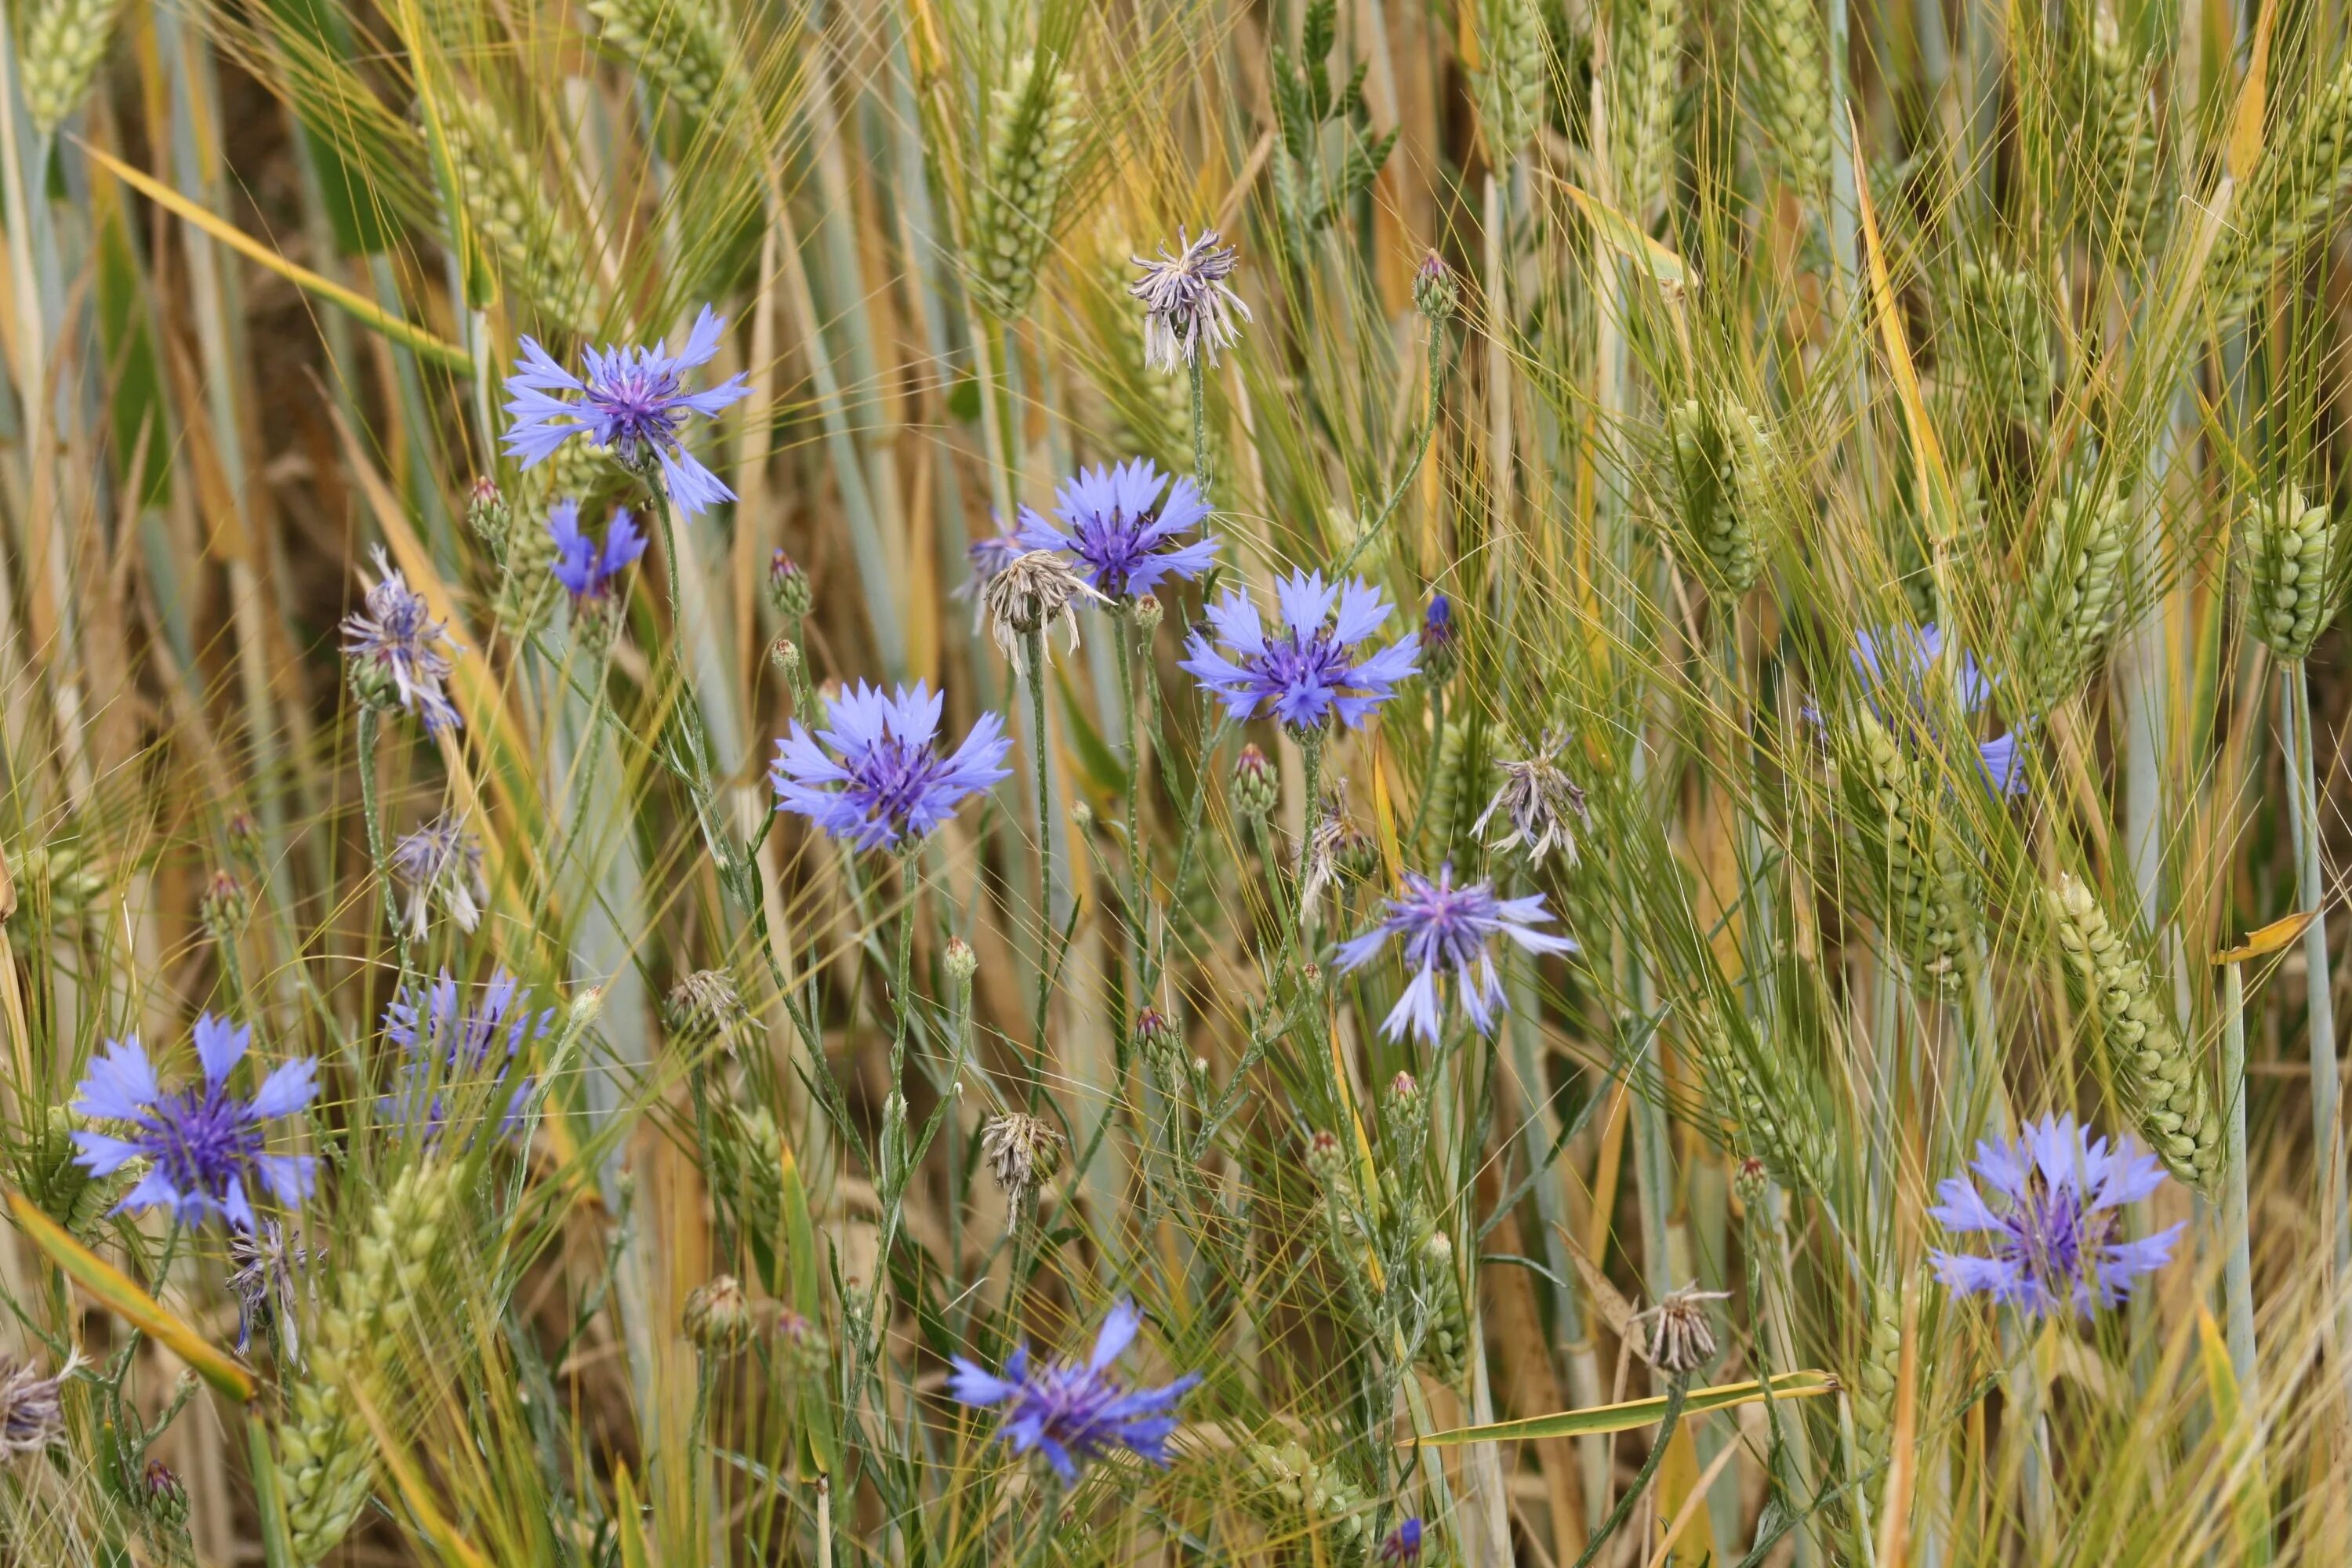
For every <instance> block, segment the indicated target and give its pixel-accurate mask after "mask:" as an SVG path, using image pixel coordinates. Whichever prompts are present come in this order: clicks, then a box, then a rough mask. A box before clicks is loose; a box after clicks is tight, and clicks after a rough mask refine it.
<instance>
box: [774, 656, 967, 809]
mask: <svg viewBox="0 0 2352 1568" xmlns="http://www.w3.org/2000/svg"><path fill="white" fill-rule="evenodd" d="M944 695H945V694H944V693H941V692H936V691H933V690H931V689H929V687H928V686H926V685H925V684H924V683H923V682H921V681H917V682H916V683H915V684H914V685H913V686H911V687H908V686H901V687H900V688H898V692H897V693H896V695H894V696H888V697H886V696H884V695H883V694H882V689H881V688H880V687H878V686H868V685H866V683H865V682H864V681H862V680H861V681H859V682H858V683H857V687H856V689H855V690H852V691H848V692H843V693H840V694H837V695H834V696H829V697H827V698H826V699H825V717H826V719H827V721H829V723H830V724H831V726H832V727H831V728H829V729H825V730H820V731H817V732H816V734H815V735H814V736H812V735H810V733H809V732H808V730H807V728H806V727H805V726H803V725H802V724H800V723H798V722H795V723H794V724H793V732H792V734H791V735H790V736H788V737H787V738H785V739H783V740H781V741H778V742H776V761H775V763H774V765H773V766H772V767H771V768H770V769H769V772H768V779H769V782H770V784H772V785H773V786H774V788H775V791H776V809H777V810H779V811H790V812H794V813H797V814H798V815H800V816H805V817H807V818H808V819H809V820H810V821H811V822H814V824H816V825H817V826H819V827H821V828H823V829H824V831H825V832H826V833H828V834H830V835H832V836H833V837H835V838H838V839H841V840H843V841H845V842H846V843H849V844H852V845H854V846H856V847H857V848H860V849H882V848H889V847H893V846H896V845H898V843H899V842H900V841H901V840H905V839H910V838H922V837H928V836H929V833H930V832H931V830H932V829H933V828H936V827H937V826H939V825H940V823H942V822H945V821H946V820H947V819H948V818H949V817H950V816H953V815H954V814H955V810H956V807H957V806H959V805H961V804H962V803H963V801H964V799H965V798H966V797H967V796H970V795H977V794H979V793H980V792H981V791H982V790H984V789H987V788H988V787H989V786H990V785H992V784H995V783H996V782H997V781H998V780H1000V779H1004V778H1009V777H1011V776H1012V772H1013V770H1012V769H1010V768H1007V767H1004V766H1003V765H1002V764H1003V761H1004V756H1005V753H1006V752H1010V751H1011V750H1012V749H1013V738H1012V737H1011V736H1010V735H1007V734H1006V733H1005V732H1004V721H1003V720H1002V719H1000V718H998V717H997V716H996V715H995V714H993V713H982V715H981V716H980V717H979V719H978V720H976V721H974V722H973V724H972V727H971V733H970V734H968V735H966V736H965V737H964V742H963V744H962V745H961V746H959V747H957V748H956V750H955V752H954V753H953V754H952V755H950V756H945V757H942V756H940V753H939V749H938V747H937V746H936V745H935V744H934V743H933V738H934V737H935V736H936V735H937V734H938V733H939V728H940V708H941V706H942V704H943V700H944Z"/></svg>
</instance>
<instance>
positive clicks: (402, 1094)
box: [378, 969, 555, 1141]
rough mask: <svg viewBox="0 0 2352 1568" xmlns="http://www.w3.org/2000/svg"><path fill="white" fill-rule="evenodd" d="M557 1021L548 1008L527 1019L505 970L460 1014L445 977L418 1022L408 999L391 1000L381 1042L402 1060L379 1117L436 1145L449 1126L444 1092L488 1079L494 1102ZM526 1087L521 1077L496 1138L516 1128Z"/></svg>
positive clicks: (526, 992) (526, 1005)
mask: <svg viewBox="0 0 2352 1568" xmlns="http://www.w3.org/2000/svg"><path fill="white" fill-rule="evenodd" d="M554 1018H555V1012H554V1010H553V1009H552V1008H548V1009H543V1010H542V1011H541V1012H538V1013H536V1014H534V1013H533V1012H531V1010H530V989H529V987H527V986H524V985H523V984H520V982H518V981H517V980H516V979H515V977H514V976H513V975H511V974H509V973H507V972H506V971H505V970H503V969H499V970H494V971H492V972H491V974H490V978H489V979H488V981H487V982H486V983H484V984H482V985H481V986H480V987H479V988H478V990H477V991H476V993H475V997H474V1001H473V1003H472V1005H469V1006H467V1007H464V1008H460V1007H459V1006H458V1004H457V982H456V981H455V980H453V979H451V978H450V977H449V972H448V971H447V970H446V969H445V970H443V971H442V972H441V973H440V975H439V976H438V977H437V978H436V980H435V981H434V982H433V986H432V989H431V990H430V991H429V992H427V993H426V994H425V1006H424V1009H423V1013H422V1016H420V1015H419V1012H418V1008H417V1005H416V998H415V994H413V993H404V994H401V995H399V996H397V997H394V999H393V1002H392V1004H391V1005H389V1006H387V1007H386V1008H384V1010H383V1037H384V1038H385V1039H387V1040H389V1041H391V1042H392V1043H393V1044H394V1045H395V1046H397V1047H400V1057H401V1060H400V1066H399V1067H398V1068H396V1069H394V1088H393V1091H392V1092H391V1093H390V1094H387V1095H385V1096H384V1097H383V1099H382V1100H380V1101H378V1106H379V1108H380V1110H381V1111H382V1114H383V1116H384V1117H385V1118H386V1119H387V1120H390V1121H398V1122H401V1123H403V1124H404V1125H406V1126H409V1127H413V1128H415V1129H416V1130H417V1131H419V1132H420V1133H422V1134H423V1136H424V1137H425V1139H426V1140H427V1141H430V1140H433V1139H436V1138H438V1137H439V1136H440V1135H441V1131H442V1129H443V1128H444V1127H445V1126H446V1125H447V1122H448V1107H447V1104H446V1100H445V1098H444V1090H445V1089H447V1088H449V1087H451V1086H453V1085H456V1086H467V1085H471V1084H475V1083H478V1082H481V1081H483V1080H484V1079H487V1080H488V1085H489V1088H490V1089H491V1090H492V1091H493V1094H492V1098H493V1099H495V1098H496V1095H495V1091H496V1090H498V1089H501V1088H504V1087H505V1085H506V1081H507V1075H508V1073H509V1072H510V1071H511V1070H512V1069H513V1067H514V1058H516V1056H517V1055H518V1054H520V1051H521V1049H522V1043H523V1041H525V1040H527V1039H538V1038H540V1037H542V1036H544V1035H545V1034H546V1033H547V1030H548V1026H549V1025H550V1024H551V1023H552V1022H553V1021H554ZM501 1046H503V1047H504V1048H503V1049H500V1048H499V1047H501ZM531 1088H532V1080H531V1079H529V1078H528V1077H526V1078H524V1079H521V1080H520V1081H519V1082H518V1083H516V1084H515V1086H514V1088H513V1089H512V1091H511V1092H510V1093H509V1094H508V1095H507V1097H506V1103H505V1105H504V1106H503V1107H502V1108H501V1109H500V1111H499V1134H500V1135H501V1136H504V1135H506V1134H509V1133H511V1132H513V1131H514V1130H515V1128H516V1127H517V1125H518V1124H520V1121H521V1120H522V1112H523V1107H524V1105H525V1104H526V1103H527V1102H528V1101H529V1100H530V1091H531Z"/></svg>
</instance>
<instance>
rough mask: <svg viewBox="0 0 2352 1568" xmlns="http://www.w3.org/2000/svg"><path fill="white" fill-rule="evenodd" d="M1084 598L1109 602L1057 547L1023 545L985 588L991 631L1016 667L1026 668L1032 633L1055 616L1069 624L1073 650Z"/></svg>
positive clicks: (983, 605)
mask: <svg viewBox="0 0 2352 1568" xmlns="http://www.w3.org/2000/svg"><path fill="white" fill-rule="evenodd" d="M1080 599H1092V600H1094V601H1096V602H1097V603H1098V604H1108V602H1109V600H1108V597H1107V596H1106V595H1103V594H1101V593H1098V592H1097V590H1096V588H1095V585H1094V584H1091V583H1089V582H1087V580H1086V579H1085V578H1084V577H1082V576H1080V575H1079V574H1078V572H1077V569H1076V567H1074V566H1072V565H1071V564H1070V563H1069V562H1068V561H1066V560H1065V559H1064V558H1063V556H1062V552H1060V550H1058V549H1045V550H1024V551H1023V552H1021V553H1020V554H1018V555H1016V556H1014V557H1013V559H1012V560H1010V561H1008V562H1006V563H1004V565H1003V567H1002V568H1001V569H999V570H998V571H997V572H995V573H994V574H992V575H991V576H990V578H989V579H988V585H987V586H986V587H984V588H982V590H981V592H980V604H981V608H982V612H983V613H984V614H985V615H986V616H987V619H988V635H989V636H990V637H992V638H994V639H995V642H996V646H997V647H998V648H999V649H1001V650H1002V651H1003V654H1004V657H1005V658H1008V659H1010V660H1012V661H1013V668H1014V669H1016V670H1025V669H1026V668H1027V667H1028V662H1029V655H1028V652H1027V650H1026V648H1025V647H1024V643H1025V642H1026V641H1027V639H1028V637H1029V634H1030V633H1032V632H1036V631H1043V630H1044V629H1045V627H1046V626H1051V625H1052V624H1053V623H1054V621H1055V618H1056V617H1059V618H1060V619H1061V620H1063V621H1065V622H1066V623H1068V625H1069V628H1070V651H1071V652H1072V653H1076V651H1077V649H1078V610H1077V604H1078V601H1079V600H1080Z"/></svg>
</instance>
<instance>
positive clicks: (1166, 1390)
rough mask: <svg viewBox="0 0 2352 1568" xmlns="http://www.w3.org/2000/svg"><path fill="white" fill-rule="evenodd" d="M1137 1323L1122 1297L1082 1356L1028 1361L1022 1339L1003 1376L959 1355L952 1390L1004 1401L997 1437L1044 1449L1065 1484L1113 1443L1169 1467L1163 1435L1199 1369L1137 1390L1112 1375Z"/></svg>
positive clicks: (974, 1400) (984, 1401) (1016, 1447)
mask: <svg viewBox="0 0 2352 1568" xmlns="http://www.w3.org/2000/svg"><path fill="white" fill-rule="evenodd" d="M1142 1322H1143V1314H1142V1313H1141V1312H1139V1311H1138V1310H1136V1308H1135V1304H1134V1303H1133V1302H1132V1301H1127V1300H1121V1301H1119V1302H1118V1304H1117V1305H1115V1306H1113V1307H1112V1308H1111V1310H1110V1314H1109V1316H1108V1317H1106V1318H1105V1319H1104V1320H1103V1325H1102V1331H1101V1332H1100V1333H1098V1334H1097V1335H1096V1337H1095V1348H1094V1353H1093V1354H1091V1355H1089V1356H1088V1357H1087V1359H1086V1360H1085V1361H1084V1362H1083V1363H1080V1362H1075V1361H1068V1362H1048V1363H1045V1364H1042V1365H1035V1366H1033V1365H1031V1364H1030V1355H1029V1347H1028V1346H1027V1345H1025V1344H1024V1345H1022V1346H1021V1347H1020V1348H1019V1349H1017V1350H1015V1351H1014V1352H1013V1354H1012V1357H1011V1358H1010V1359H1009V1360H1007V1361H1006V1362H1005V1363H1004V1373H1003V1376H1001V1377H1000V1376H997V1375H996V1374H994V1373H988V1372H983V1371H982V1370H981V1368H979V1367H978V1366H976V1365H974V1364H973V1363H971V1362H969V1361H966V1360H965V1359H964V1358H963V1357H961V1356H957V1357H956V1358H955V1370H954V1372H953V1373H950V1375H949V1379H948V1388H949V1391H950V1393H951V1394H954V1395H955V1397H956V1398H958V1399H959V1400H961V1401H962V1402H963V1403H964V1404H966V1405H1003V1407H1004V1423H1003V1426H1000V1427H999V1428H998V1429H997V1436H1001V1437H1003V1439H1004V1440H1005V1441H1006V1442H1008V1443H1010V1444H1012V1445H1013V1452H1015V1453H1018V1454H1027V1453H1031V1452H1035V1453H1039V1454H1043V1455H1044V1456H1045V1461H1046V1462H1047V1463H1048V1464H1050V1465H1052V1466H1053V1467H1054V1473H1055V1475H1057V1476H1059V1477H1061V1479H1062V1483H1063V1484H1064V1485H1065V1486H1075V1485H1076V1484H1077V1479H1078V1473H1079V1471H1080V1469H1081V1468H1084V1467H1085V1466H1087V1465H1089V1464H1092V1463H1093V1462H1094V1461H1095V1460H1097V1459H1098V1458H1102V1457H1103V1456H1105V1455H1107V1454H1109V1453H1111V1452H1112V1451H1114V1450H1116V1449H1118V1448H1125V1449H1127V1450H1128V1451H1129V1452H1130V1453H1132V1454H1134V1455H1135V1456H1136V1457H1137V1458H1141V1459H1143V1460H1144V1461H1145V1462H1146V1463H1149V1464H1152V1465H1157V1466H1159V1467H1160V1468H1161V1469H1166V1468H1168V1438H1169V1436H1170V1435H1171V1434H1172V1433H1173V1432H1174V1431H1175V1430H1176V1418H1175V1416H1174V1415H1171V1414H1170V1412H1171V1411H1172V1410H1173V1409H1175V1407H1176V1402H1177V1401H1178V1400H1179V1399H1181V1398H1182V1397H1183V1396H1184V1395H1185V1394H1187V1393H1188V1392H1190V1391H1191V1390H1192V1386H1193V1385H1194V1384H1198V1383H1199V1382H1200V1381H1201V1374H1200V1373H1186V1374H1185V1375H1183V1376H1182V1377H1180V1378H1178V1379H1177V1380H1176V1381H1175V1382H1173V1383H1171V1384H1164V1385H1162V1386H1161V1387H1159V1388H1139V1389H1130V1388H1129V1387H1128V1386H1127V1385H1126V1384H1124V1383H1123V1382H1121V1381H1120V1380H1119V1379H1118V1377H1117V1376H1115V1375H1114V1374H1113V1373H1112V1372H1111V1363H1113V1362H1116V1361H1117V1360H1118V1358H1119V1357H1120V1356H1122V1355H1124V1354H1126V1353H1127V1348H1128V1346H1129V1345H1130V1344H1132V1343H1133V1342H1134V1341H1135V1333H1136V1330H1137V1329H1138V1328H1139V1327H1140V1326H1141V1324H1142Z"/></svg>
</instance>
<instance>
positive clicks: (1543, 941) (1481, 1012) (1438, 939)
mask: <svg viewBox="0 0 2352 1568" xmlns="http://www.w3.org/2000/svg"><path fill="white" fill-rule="evenodd" d="M1388 906H1389V910H1388V915H1387V917H1386V918H1385V919H1383V920H1382V921H1381V923H1380V924H1379V925H1377V926H1374V927H1373V928H1372V929H1371V930H1370V931H1366V932H1365V933H1364V934H1363V935H1362V936H1360V937H1357V938H1355V939H1354V940H1352V941H1349V942H1341V943H1340V944H1339V967H1340V968H1341V969H1343V970H1352V969H1360V968H1362V967H1363V966H1364V965H1365V964H1367V963H1370V962H1371V961H1372V959H1373V958H1374V957H1375V956H1376V955H1377V954H1378V953H1379V952H1380V951H1381V948H1382V947H1383V946H1384V945H1386V943H1387V942H1388V940H1389V938H1390V937H1391V936H1394V937H1400V938H1402V939H1403V942H1404V955H1405V960H1406V962H1407V963H1412V964H1413V965H1414V966H1415V967H1416V969H1417V970H1418V971H1419V973H1415V974H1414V975H1413V977H1412V984H1409V985H1407V986H1406V987H1405V988H1404V994H1403V995H1402V996H1400V997H1398V998H1397V1005H1396V1006H1395V1007H1394V1008H1392V1009H1391V1010H1390V1013H1389V1016H1387V1017H1386V1018H1385V1019H1383V1020H1381V1032H1382V1033H1383V1034H1385V1035H1387V1036H1388V1037H1389V1038H1390V1039H1391V1040H1393V1039H1398V1038H1401V1037H1402V1036H1403V1034H1404V1032H1405V1029H1406V1027H1407V1026H1412V1028H1414V1029H1416V1030H1418V1031H1419V1032H1420V1035H1421V1037H1422V1038H1423V1039H1424V1040H1427V1041H1428V1042H1430V1043H1431V1044H1432V1045H1434V1044H1436V1043H1437V1040H1438V1037H1439V1034H1440V1031H1441V1029H1442V1027H1443V1026H1444V1012H1443V1010H1442V1008H1441V1006H1440V1005H1439V1001H1438V989H1439V984H1440V982H1441V980H1442V978H1443V976H1442V975H1441V973H1440V971H1451V972H1452V973H1453V974H1454V979H1455V981H1456V983H1457V984H1458V985H1459V986H1460V989H1461V992H1462V1005H1463V1006H1464V1008H1465V1009H1466V1010H1467V1011H1468V1012H1469V1015H1470V1021H1471V1022H1472V1023H1473V1024H1475V1025H1476V1026H1477V1028H1478V1032H1479V1033H1480V1034H1482V1035H1491V1034H1493V1033H1494V1032H1495V1016H1496V1013H1497V1011H1499V1010H1500V1009H1501V1008H1504V1007H1506V1006H1508V1005H1509V1003H1508V1002H1507V1000H1506V998H1505V997H1504V995H1503V983H1502V981H1501V980H1500V979H1499V978H1497V977H1496V973H1495V957H1494V952H1493V946H1494V939H1495V938H1496V936H1498V935H1499V936H1507V937H1508V938H1510V939H1511V940H1512V941H1513V942H1517V943H1518V944H1519V945H1520V946H1521V947H1523V948H1526V949H1527V950H1528V952H1575V951H1576V942H1575V940H1574V939H1573V938H1570V937H1566V936H1556V935H1553V934H1552V933H1550V932H1549V931H1537V930H1536V929H1535V927H1536V926H1537V925H1538V924H1542V923H1545V922H1548V921H1550V919H1551V918H1552V917H1551V913H1550V911H1549V910H1546V909H1545V908H1544V901H1543V895H1542V894H1541V893H1530V894H1528V896H1527V897H1526V898H1524V899H1498V898H1496V896H1495V889H1494V887H1493V885H1492V884H1490V883H1486V882H1471V883H1468V884H1466V885H1465V886H1463V887H1459V888H1457V887H1455V886H1454V867H1453V864H1452V863H1451V862H1448V863H1447V864H1445V865H1443V866H1440V867H1439V868H1438V869H1437V880H1435V881H1434V882H1433V881H1431V880H1430V879H1428V878H1426V877H1423V876H1422V875H1420V874H1419V873H1417V872H1413V871H1407V872H1406V873H1405V874H1404V889H1403V896H1402V898H1395V899H1391V900H1388Z"/></svg>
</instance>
